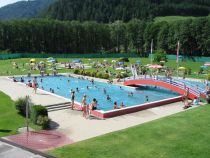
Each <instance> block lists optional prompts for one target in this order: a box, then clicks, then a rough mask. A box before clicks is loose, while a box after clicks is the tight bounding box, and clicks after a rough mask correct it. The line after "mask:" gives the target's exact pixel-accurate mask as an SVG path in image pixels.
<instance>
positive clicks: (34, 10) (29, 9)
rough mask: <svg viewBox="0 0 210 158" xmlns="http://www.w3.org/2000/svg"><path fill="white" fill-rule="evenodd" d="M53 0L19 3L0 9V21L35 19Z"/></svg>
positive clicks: (34, 0)
mask: <svg viewBox="0 0 210 158" xmlns="http://www.w3.org/2000/svg"><path fill="white" fill-rule="evenodd" d="M53 2H55V0H33V1H31V0H30V1H19V2H16V3H13V4H9V5H6V6H4V7H2V8H0V20H12V19H16V20H17V19H29V18H33V17H36V16H38V15H39V14H40V12H42V11H43V10H44V9H46V8H48V7H49V5H50V4H52V3H53Z"/></svg>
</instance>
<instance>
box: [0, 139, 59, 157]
mask: <svg viewBox="0 0 210 158" xmlns="http://www.w3.org/2000/svg"><path fill="white" fill-rule="evenodd" d="M0 158H55V157H53V156H50V155H47V154H44V153H41V152H38V151H34V150H31V149H28V148H25V147H22V146H19V145H17V144H14V143H11V142H8V141H7V140H3V139H0Z"/></svg>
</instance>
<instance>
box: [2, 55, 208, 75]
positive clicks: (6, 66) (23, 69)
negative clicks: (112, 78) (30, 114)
mask: <svg viewBox="0 0 210 158" xmlns="http://www.w3.org/2000/svg"><path fill="white" fill-rule="evenodd" d="M29 60H30V59H27V58H24V59H11V60H0V76H8V75H9V76H13V75H26V74H27V73H28V67H27V66H26V63H29ZM36 60H37V62H39V61H46V59H36ZM57 60H58V62H68V61H72V60H74V59H73V58H68V59H66V58H65V59H64V58H59V59H57ZM104 60H107V61H108V62H110V63H111V60H113V59H104V58H96V59H92V60H91V61H90V60H88V59H82V61H83V63H86V64H89V63H91V62H93V61H95V62H96V61H99V62H103V61H104ZM116 60H117V59H116ZM129 60H130V62H129V63H126V65H130V64H132V63H135V62H136V61H138V60H140V61H141V62H142V65H145V64H149V63H150V60H149V59H148V58H129ZM13 62H16V63H17V64H18V66H19V69H15V68H14V66H13V65H12V63H13ZM23 64H24V65H23ZM203 64H204V63H203V62H192V61H188V62H180V63H179V66H184V67H186V68H191V69H192V75H190V76H188V77H193V78H205V77H206V76H205V75H201V76H197V72H198V71H199V69H200V66H202V65H203ZM166 66H168V67H171V68H174V69H176V67H177V66H176V61H174V60H169V61H168V62H167V63H166ZM103 70H105V68H104V69H103V68H101V69H99V71H103ZM109 70H110V71H111V72H115V73H118V72H117V71H115V70H113V69H110V68H109ZM88 71H96V69H93V68H91V69H89V70H88ZM48 72H49V73H52V72H51V71H48ZM59 72H60V73H65V72H67V73H68V72H73V70H72V69H62V70H59ZM32 73H33V74H38V73H39V72H38V71H32ZM174 75H176V74H174Z"/></svg>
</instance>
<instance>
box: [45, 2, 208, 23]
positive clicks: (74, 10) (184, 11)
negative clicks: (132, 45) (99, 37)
mask: <svg viewBox="0 0 210 158" xmlns="http://www.w3.org/2000/svg"><path fill="white" fill-rule="evenodd" d="M209 13H210V1H209V0H58V1H56V2H55V3H54V4H52V5H51V6H50V7H49V8H48V9H46V11H45V12H44V13H42V17H45V18H51V19H58V20H79V21H89V20H92V21H97V22H103V23H109V22H114V21H116V20H122V21H124V22H127V21H130V20H131V19H140V20H151V19H153V18H154V17H157V16H170V15H181V16H207V15H209Z"/></svg>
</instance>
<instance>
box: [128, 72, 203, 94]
mask: <svg viewBox="0 0 210 158" xmlns="http://www.w3.org/2000/svg"><path fill="white" fill-rule="evenodd" d="M141 79H144V80H154V81H163V82H166V83H168V84H171V85H174V86H176V87H179V88H181V89H187V88H189V92H190V93H192V94H194V95H196V96H197V97H200V94H203V95H205V93H204V89H202V88H199V87H194V88H192V87H193V86H192V85H188V83H187V84H185V83H183V82H181V81H177V80H174V79H172V78H166V77H156V78H151V77H150V76H136V77H135V79H134V78H130V77H129V78H126V79H125V81H128V80H141Z"/></svg>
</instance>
